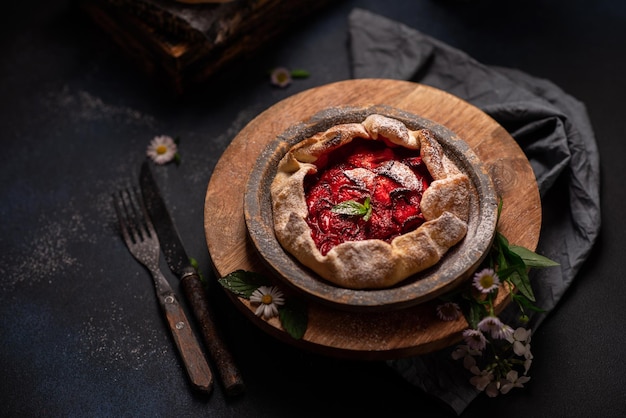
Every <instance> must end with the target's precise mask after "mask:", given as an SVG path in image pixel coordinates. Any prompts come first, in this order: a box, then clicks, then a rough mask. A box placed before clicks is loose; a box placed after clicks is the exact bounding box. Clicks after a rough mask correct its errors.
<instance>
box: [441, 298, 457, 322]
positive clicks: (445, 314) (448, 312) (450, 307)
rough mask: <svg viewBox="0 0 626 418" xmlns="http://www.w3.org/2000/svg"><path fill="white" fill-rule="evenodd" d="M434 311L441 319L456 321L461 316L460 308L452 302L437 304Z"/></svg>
mask: <svg viewBox="0 0 626 418" xmlns="http://www.w3.org/2000/svg"><path fill="white" fill-rule="evenodd" d="M436 311H437V317H438V318H439V319H441V320H442V321H456V320H457V319H458V318H459V317H460V316H461V308H460V307H459V305H458V304H457V303H454V302H445V303H442V304H441V305H437V308H436Z"/></svg>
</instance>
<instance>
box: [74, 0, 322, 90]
mask: <svg viewBox="0 0 626 418" xmlns="http://www.w3.org/2000/svg"><path fill="white" fill-rule="evenodd" d="M77 3H78V5H79V7H80V8H81V9H82V10H83V11H84V12H85V13H86V14H87V15H88V16H89V17H90V18H91V19H92V20H93V21H94V23H96V24H97V25H98V26H100V27H101V28H102V29H103V30H104V31H105V32H106V33H107V34H108V35H109V36H110V38H111V39H112V40H113V41H114V42H115V43H116V44H117V46H118V47H119V49H120V50H121V51H122V53H124V55H126V56H127V57H128V58H129V59H130V60H131V61H132V62H133V63H134V64H135V65H136V66H137V67H138V68H139V69H140V70H141V71H143V72H144V73H146V74H148V75H149V76H150V77H151V78H154V79H155V80H156V81H159V82H160V83H161V84H162V85H164V86H166V87H168V89H169V90H171V91H172V92H173V93H176V94H183V93H185V92H186V91H188V90H189V89H190V88H191V87H193V86H196V85H197V84H199V83H202V82H204V81H206V80H207V79H209V78H210V77H211V76H212V75H214V74H215V73H217V72H218V71H220V70H221V69H222V68H223V67H225V66H227V65H228V64H230V63H232V62H235V61H239V60H244V59H248V58H250V57H252V56H253V55H254V54H257V53H258V52H259V51H260V50H261V49H262V48H263V47H264V46H265V45H267V44H268V42H270V41H271V40H272V39H274V38H276V37H277V36H279V35H280V34H282V33H283V32H285V31H287V30H289V29H292V28H293V27H294V25H295V24H297V23H298V22H299V21H300V20H301V19H303V18H304V17H306V16H308V15H311V14H313V13H315V12H316V11H318V10H319V9H320V8H322V7H324V6H325V5H326V4H329V3H330V1H329V0H302V1H297V2H294V1H290V0H235V1H227V2H226V1H224V2H217V3H202V4H186V3H179V2H175V1H171V0H77Z"/></svg>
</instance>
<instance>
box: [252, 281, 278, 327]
mask: <svg viewBox="0 0 626 418" xmlns="http://www.w3.org/2000/svg"><path fill="white" fill-rule="evenodd" d="M250 302H252V303H258V304H259V306H258V307H257V309H256V311H255V314H256V316H261V315H262V316H263V318H265V319H270V318H272V317H274V316H276V315H278V306H280V305H284V304H285V299H284V296H283V292H281V291H280V289H278V288H277V287H276V286H260V287H259V288H258V289H256V290H255V291H254V292H252V295H250Z"/></svg>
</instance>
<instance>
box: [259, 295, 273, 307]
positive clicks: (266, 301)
mask: <svg viewBox="0 0 626 418" xmlns="http://www.w3.org/2000/svg"><path fill="white" fill-rule="evenodd" d="M272 301H273V299H272V295H263V296H262V297H261V303H264V304H266V305H269V304H270V303H272Z"/></svg>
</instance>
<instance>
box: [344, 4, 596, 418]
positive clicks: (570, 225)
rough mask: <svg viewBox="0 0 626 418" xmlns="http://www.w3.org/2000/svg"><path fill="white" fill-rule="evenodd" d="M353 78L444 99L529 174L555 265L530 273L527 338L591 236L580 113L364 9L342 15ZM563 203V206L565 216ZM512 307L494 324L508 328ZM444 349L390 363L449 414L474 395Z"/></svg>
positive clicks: (592, 205) (542, 85) (541, 88)
mask: <svg viewBox="0 0 626 418" xmlns="http://www.w3.org/2000/svg"><path fill="white" fill-rule="evenodd" d="M349 30H350V51H351V54H352V71H353V77H354V78H391V79H401V80H411V81H415V82H419V83H422V84H426V85H430V86H433V87H436V88H439V89H441V90H445V91H447V92H449V93H452V94H454V95H456V96H458V97H460V98H462V99H464V100H466V101H468V102H469V103H472V104H473V105H475V106H477V107H479V108H480V109H482V110H483V111H484V112H486V113H487V114H489V115H490V116H491V117H493V118H494V119H495V120H496V121H498V122H499V123H500V124H501V125H502V126H503V127H504V128H505V129H507V130H508V131H509V133H510V134H511V135H512V136H513V138H515V140H516V141H517V142H518V143H519V145H520V147H521V148H522V149H523V151H524V152H525V154H526V156H527V157H528V159H529V161H530V164H531V166H532V168H533V171H534V173H535V176H536V178H537V182H538V185H539V191H540V194H541V199H542V206H543V225H542V229H541V236H540V241H539V245H538V248H537V252H538V253H539V254H542V255H545V256H546V257H549V258H551V259H553V260H555V261H557V262H558V263H559V264H560V267H553V268H548V269H541V270H534V271H533V272H532V276H531V281H532V284H533V289H534V292H535V296H536V298H537V305H538V306H539V307H540V308H542V309H544V310H545V311H546V313H541V314H535V315H532V316H531V320H530V323H529V324H528V327H530V328H532V329H533V330H535V329H536V328H537V327H538V326H539V324H540V323H541V322H542V320H543V319H544V318H545V316H546V315H547V314H548V313H549V312H550V311H551V310H552V309H554V307H555V306H556V305H557V303H558V301H559V299H560V298H561V296H562V295H563V293H564V292H565V290H566V289H567V288H568V286H569V285H570V284H571V283H572V281H573V280H574V277H575V275H576V273H577V272H578V270H579V269H580V267H581V265H582V263H583V262H584V261H585V259H586V258H587V256H588V255H589V252H590V251H591V248H592V246H593V244H594V242H595V239H596V237H597V236H598V233H599V230H600V170H599V165H600V163H599V156H598V150H597V146H596V142H595V137H594V133H593V130H592V128H591V124H590V122H589V118H588V116H587V112H586V109H585V106H584V105H583V104H582V103H580V102H579V101H577V100H576V99H574V98H573V97H571V96H569V95H568V94H566V93H565V92H563V91H562V90H561V89H559V88H558V87H557V86H555V85H554V84H552V83H551V82H549V81H547V80H543V79H537V78H534V77H532V76H529V75H527V74H524V73H522V72H520V71H516V70H513V69H506V68H496V67H489V66H486V65H483V64H481V63H479V62H477V61H476V60H474V59H473V58H471V57H470V56H468V55H467V54H465V53H463V52H461V51H459V50H457V49H455V48H452V47H450V46H449V45H446V44H445V43H443V42H440V41H438V40H436V39H433V38H432V37H429V36H427V35H424V34H422V33H420V32H419V31H417V30H414V29H412V28H409V27H407V26H405V25H403V24H401V23H398V22H395V21H392V20H389V19H387V18H385V17H382V16H379V15H376V14H373V13H371V12H368V11H366V10H362V9H354V10H353V11H352V12H351V14H350V16H349ZM563 201H569V207H568V208H564V207H563V206H564V205H563ZM515 309H516V307H515V306H510V307H509V308H507V310H505V312H504V313H503V314H502V315H501V317H502V318H503V319H504V320H505V321H509V323H511V321H512V320H513V318H514V317H515V316H514V315H515ZM450 353H451V349H449V350H442V351H440V352H437V353H433V354H429V355H424V356H419V357H413V358H408V359H400V360H394V361H390V362H389V365H390V366H391V367H392V368H394V369H395V370H396V371H397V372H398V373H399V374H400V375H401V376H403V377H404V378H405V379H407V380H408V381H409V382H411V383H412V384H414V385H415V386H417V387H419V388H421V389H422V390H424V391H425V392H426V393H429V394H431V395H433V396H436V397H438V398H440V399H441V400H443V401H444V402H446V403H447V404H448V405H450V407H452V409H454V410H455V411H456V413H457V414H460V413H461V412H463V410H464V409H465V408H466V407H467V405H468V404H469V403H470V402H471V401H472V400H473V399H474V398H475V397H476V396H477V395H478V393H479V392H477V391H476V390H475V389H474V388H473V387H472V386H471V385H470V384H469V382H468V376H467V374H466V373H467V372H466V371H465V370H464V369H463V367H462V366H461V365H460V364H459V362H457V361H455V360H453V359H452V358H451V357H450Z"/></svg>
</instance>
